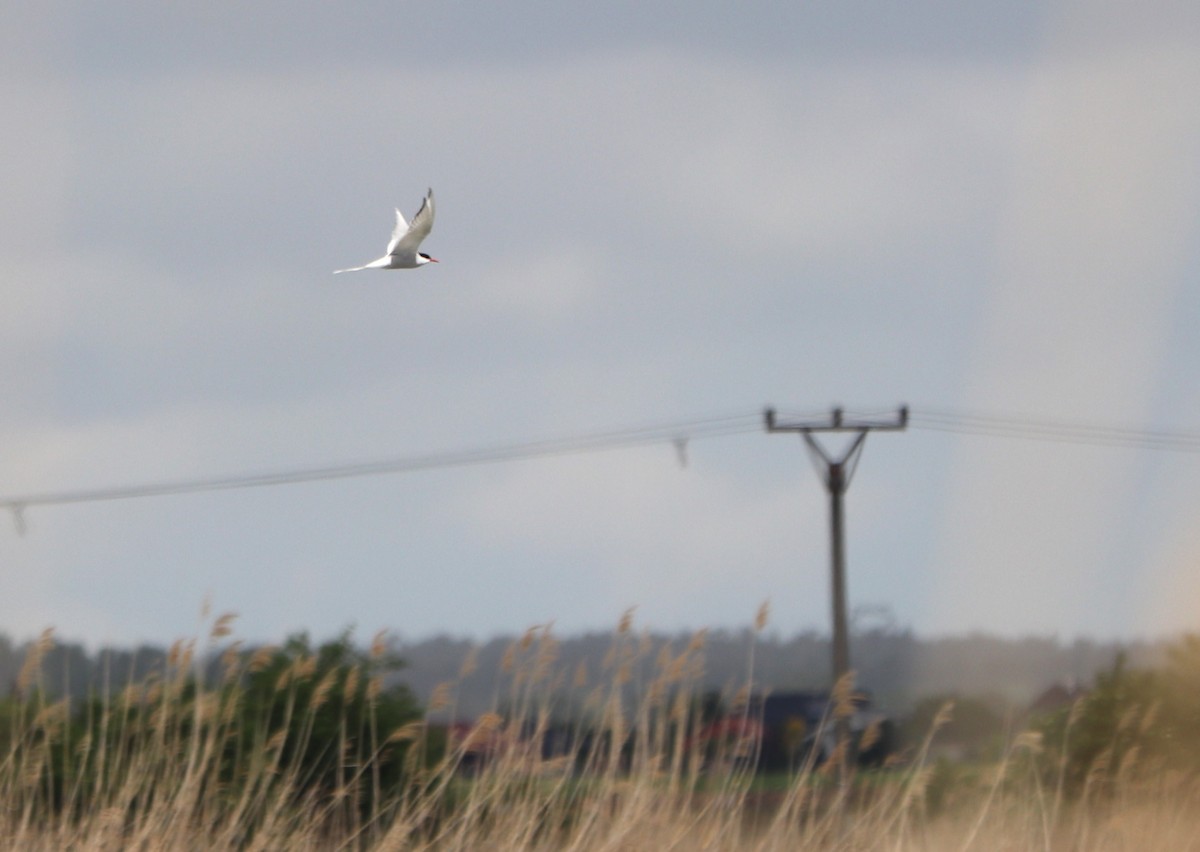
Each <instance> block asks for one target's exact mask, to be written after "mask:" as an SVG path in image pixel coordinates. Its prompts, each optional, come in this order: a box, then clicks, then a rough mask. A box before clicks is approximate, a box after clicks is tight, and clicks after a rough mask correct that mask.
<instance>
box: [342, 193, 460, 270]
mask: <svg viewBox="0 0 1200 852" xmlns="http://www.w3.org/2000/svg"><path fill="white" fill-rule="evenodd" d="M431 230H433V190H432V189H431V190H429V191H428V192H426V193H425V200H424V201H422V202H421V209H420V210H418V211H417V215H416V216H413V220H412V224H411V225H410V224H409V223H407V222H405V221H404V214H403V213H401V212H400V208H398V207H397V208H396V228H395V230H393V231H392V241H391V242H390V243H388V247H387V254H385V255H384V256H383V257H381V258H379V260H372V261H371V262H370V263H368V264H366V265H365V266H352V267H350V268H349V269H335V270H334V271H333V274H334V275H336V274H337V273H339V272H357V271H358V270H360V269H416V268H417V267H418V266H424V265H425V264H427V263H437V262H438V259H437V258H436V257H430V256H429V255H427V254H425V252H423V251H417V249H418V248H420V246H421V241H422V240H424V239H425V238H426V237H428V236H429V232H430V231H431Z"/></svg>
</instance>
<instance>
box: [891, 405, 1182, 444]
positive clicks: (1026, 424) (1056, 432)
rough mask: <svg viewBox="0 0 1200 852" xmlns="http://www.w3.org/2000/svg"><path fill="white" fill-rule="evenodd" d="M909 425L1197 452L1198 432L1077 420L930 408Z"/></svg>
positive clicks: (1059, 440) (1012, 436)
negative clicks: (1041, 418)
mask: <svg viewBox="0 0 1200 852" xmlns="http://www.w3.org/2000/svg"><path fill="white" fill-rule="evenodd" d="M909 425H910V427H911V428H913V429H929V430H934V431H939V432H957V433H960V434H968V435H985V436H989V437H997V438H1021V439H1025V440H1031V441H1051V442H1055V443H1067V444H1091V445H1095V446H1103V447H1128V448H1131V449H1142V450H1166V451H1169V452H1183V453H1195V452H1200V433H1196V432H1179V431H1168V430H1159V429H1137V428H1131V427H1120V426H1105V425H1099V424H1095V423H1082V422H1077V421H1076V422H1070V421H1056V420H1031V419H1025V418H1017V417H1006V416H996V415H986V414H968V413H960V412H951V411H937V410H930V409H922V410H916V411H913V413H912V417H911V419H910V421H909Z"/></svg>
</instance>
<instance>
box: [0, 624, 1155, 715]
mask: <svg viewBox="0 0 1200 852" xmlns="http://www.w3.org/2000/svg"><path fill="white" fill-rule="evenodd" d="M556 638H557V642H558V644H557V648H556V658H557V661H556V666H558V667H560V668H561V669H562V670H563V671H564V672H566V673H567V677H566V682H567V683H568V684H569V683H570V682H571V673H574V672H577V671H580V670H581V667H582V670H585V671H589V672H591V674H592V677H593V678H595V677H600V678H602V677H603V672H602V668H603V660H604V658H605V656H606V654H607V653H608V651H609V649H610V648H611V647H612V645H613V640H614V637H613V634H612V633H586V634H583V635H577V636H562V637H556ZM691 639H692V634H675V635H670V634H664V633H650V634H644V635H642V634H639V641H640V643H641V644H643V645H645V646H646V647H648V648H652V649H653V651H654V652H653V653H649V654H645V655H643V657H642V662H641V665H642V666H643V669H642V670H641V671H640V672H636V673H635V677H640V678H641V679H642V680H643V682H648V681H649V680H650V679H651V677H652V671H651V670H652V668H653V664H654V662H653V661H654V659H655V656H656V653H657V651H658V650H659V649H660V648H661V647H662V646H664V645H670V646H671V647H673V649H674V650H675V652H676V653H678V652H679V651H680V650H682V649H683V648H684V647H685V646H686V645H687V644H688V642H689V641H690V640H691ZM517 641H518V637H514V636H502V637H497V638H494V639H491V640H489V641H487V642H485V643H476V642H472V641H470V640H468V639H462V638H455V637H451V636H445V635H443V636H435V637H431V638H426V639H422V640H419V641H393V643H392V645H391V650H392V651H393V652H394V653H396V654H398V655H399V656H400V657H401V658H402V659H403V660H404V667H403V668H402V669H401V670H400V671H398V672H397V673H396V674H395V675H393V678H392V679H393V681H395V682H399V683H403V684H405V685H407V686H408V687H409V688H410V689H411V690H412V691H413V693H414V694H415V695H416V697H417V698H418V700H420V701H421V702H422V703H423V704H425V703H428V701H429V699H430V697H431V695H432V694H433V691H434V689H435V688H436V687H437V686H438V685H439V684H443V683H449V684H451V685H452V686H453V689H452V692H453V694H454V696H455V699H454V703H453V706H452V708H451V709H452V712H453V713H454V714H455V715H457V716H458V717H459V718H464V719H469V718H474V717H476V716H478V715H479V714H481V713H483V712H485V711H487V710H490V709H493V708H495V707H496V706H497V705H501V706H502V705H503V703H504V701H505V698H506V696H507V695H508V694H509V684H508V682H507V678H506V676H505V674H504V672H503V660H504V656H505V653H506V652H507V651H508V650H509V648H510V647H512V645H513V643H514V642H517ZM35 644H36V642H32V641H31V642H26V643H14V642H13V641H12V640H11V639H9V638H7V637H5V636H3V635H0V695H8V694H12V693H13V692H14V691H16V690H17V688H18V679H19V675H20V672H21V669H22V665H23V663H24V661H25V658H26V654H27V653H28V652H29V651H30V649H31V648H32V647H33V646H34V645H35ZM1167 644H1168V640H1162V641H1155V642H1144V641H1142V642H1132V643H1128V642H1126V643H1121V642H1115V641H1093V640H1088V639H1076V640H1074V641H1069V642H1064V641H1062V640H1060V639H1058V638H1056V637H1026V638H1019V639H1005V638H1000V637H996V636H990V635H986V634H982V633H976V634H969V635H966V636H953V637H943V638H922V637H918V636H916V635H914V634H913V633H912V632H911V631H907V630H898V629H880V630H871V631H866V632H861V633H857V634H855V635H854V636H853V638H852V643H851V654H852V661H853V665H854V668H855V670H856V671H857V673H858V684H859V686H860V687H862V688H864V689H866V690H868V691H870V692H871V694H872V695H873V696H874V698H875V701H876V703H877V705H879V706H880V707H882V708H883V709H885V710H887V711H888V712H891V713H894V714H902V713H906V712H907V711H908V710H909V709H910V708H911V707H912V705H913V704H914V703H915V702H916V701H918V700H920V699H921V698H922V697H925V696H929V695H946V694H959V695H970V696H987V697H989V698H992V699H995V700H997V701H1001V702H1004V703H1008V704H1011V705H1015V706H1020V705H1022V704H1025V703H1028V702H1029V701H1031V700H1032V699H1033V698H1034V697H1036V696H1037V695H1038V694H1040V693H1041V692H1042V691H1043V690H1045V689H1046V688H1048V687H1049V686H1051V685H1053V684H1055V683H1064V682H1071V681H1075V682H1078V683H1080V684H1084V685H1086V684H1090V683H1091V682H1092V679H1093V677H1094V676H1095V674H1096V673H1097V672H1098V671H1101V670H1104V669H1108V668H1109V667H1111V666H1112V665H1113V662H1114V660H1115V659H1116V657H1117V654H1118V653H1120V652H1122V651H1123V652H1124V653H1125V654H1126V657H1127V659H1128V661H1129V664H1130V665H1131V666H1135V667H1151V666H1156V665H1158V664H1159V663H1161V661H1162V658H1163V655H1164V653H1165V648H1166V646H1167ZM751 648H753V674H752V679H753V685H754V688H755V689H770V690H773V691H785V690H794V689H824V688H826V687H827V686H828V683H829V672H830V661H829V658H830V650H829V639H828V637H827V636H822V635H821V634H818V633H816V632H815V631H813V632H807V633H801V634H799V635H796V636H792V637H788V638H784V637H781V636H779V635H776V634H772V633H766V634H759V635H757V636H756V635H755V634H754V633H753V632H752V631H750V630H743V631H727V630H714V631H709V632H708V633H707V635H706V637H705V645H704V656H705V675H704V678H703V680H704V683H703V687H704V688H705V689H712V690H718V691H728V692H730V693H732V692H733V691H736V690H737V689H739V688H741V687H742V686H744V685H745V684H746V682H747V678H748V675H749V673H750V668H749V666H750V658H751ZM246 650H247V651H250V650H253V649H252V648H247V649H246ZM168 653H169V652H168V649H167V648H163V647H157V646H152V645H142V646H139V647H137V648H133V649H113V648H105V649H101V650H99V651H95V652H89V651H88V650H87V649H86V648H85V647H84V646H83V645H80V644H73V643H64V644H58V643H56V644H55V645H54V646H53V647H52V648H51V649H50V650H49V651H48V652H47V653H46V654H45V656H44V657H43V659H42V662H41V666H40V670H39V673H38V676H37V678H36V679H35V681H34V682H33V683H31V684H30V686H33V685H35V684H40V686H41V687H42V688H43V689H45V690H46V691H47V692H48V693H50V694H53V695H63V694H69V695H71V696H74V697H84V696H87V695H89V694H96V693H97V692H105V691H107V692H110V693H112V692H116V691H119V690H120V689H122V688H123V687H124V686H125V685H126V684H127V683H130V682H131V681H134V682H136V681H140V680H142V679H143V678H144V677H146V676H147V675H149V674H151V673H153V672H162V670H163V667H164V663H165V661H166V659H167V656H168ZM468 657H472V658H473V661H472V664H471V665H470V666H469V668H470V671H469V673H467V674H465V675H463V674H462V672H463V666H464V662H466V661H467V659H468ZM212 662H213V663H214V665H215V660H214V661H212ZM569 690H570V688H569V687H564V691H566V692H569ZM567 703H568V704H569V703H570V701H569V696H568V698H567ZM443 712H444V713H445V712H450V710H447V711H443Z"/></svg>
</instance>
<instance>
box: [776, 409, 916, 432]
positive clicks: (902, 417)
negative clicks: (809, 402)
mask: <svg viewBox="0 0 1200 852" xmlns="http://www.w3.org/2000/svg"><path fill="white" fill-rule="evenodd" d="M763 414H764V420H765V422H766V426H767V431H768V432H800V433H802V434H808V433H811V432H862V431H891V432H900V431H903V430H905V429H907V428H908V406H907V405H902V406H900V408H899V410H897V412H896V416H895V417H894V418H892V419H888V420H877V419H875V418H866V419H861V420H859V419H847V418H846V413H845V411H844V410H842V409H841V408H835V409H833V411H832V412H830V415H829V419H828V420H825V419H821V420H800V421H797V422H794V423H779V422H778V420H777V418H776V416H775V409H774V408H768V409H767V410H766V411H765V412H763Z"/></svg>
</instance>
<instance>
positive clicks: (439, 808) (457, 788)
mask: <svg viewBox="0 0 1200 852" xmlns="http://www.w3.org/2000/svg"><path fill="white" fill-rule="evenodd" d="M230 620H231V619H230V617H222V618H220V619H217V620H216V622H214V624H213V625H212V627H211V629H210V630H209V631H208V635H207V639H206V642H205V644H204V645H201V644H200V643H199V642H198V641H197V640H187V641H180V642H177V643H176V644H175V646H173V648H172V650H171V654H170V656H169V659H168V662H167V665H166V667H165V668H164V669H163V670H162V671H160V672H156V673H155V674H154V675H152V676H151V677H150V678H148V679H147V680H144V681H141V682H137V683H134V682H130V683H124V684H114V685H111V686H110V687H108V688H105V689H103V690H101V691H100V693H99V694H98V695H96V696H91V697H90V700H85V697H75V698H71V697H67V698H62V699H58V700H50V699H48V698H46V697H45V696H46V695H47V693H46V691H45V690H43V689H39V684H38V681H39V677H40V675H39V660H40V655H42V654H44V653H45V652H46V650H48V648H49V647H50V646H51V644H52V642H53V637H52V635H51V634H49V633H46V634H44V635H43V637H42V639H41V640H40V641H39V642H38V644H37V646H36V647H35V649H34V650H33V652H32V653H31V654H30V655H29V657H28V658H27V660H26V665H25V668H24V670H23V671H22V673H21V677H20V679H19V682H18V684H17V687H18V691H19V695H20V696H22V699H21V700H19V701H12V702H10V703H9V704H8V705H7V706H8V707H9V708H10V710H11V712H10V713H9V714H8V718H7V719H5V720H3V721H4V723H5V725H6V736H7V741H6V742H5V744H4V753H3V759H2V762H0V845H2V846H3V848H8V849H22V850H59V849H68V848H70V849H100V850H103V849H113V850H126V849H145V850H158V849H171V850H175V849H201V848H213V849H248V850H257V849H264V850H265V849H289V850H292V849H294V850H309V849H311V850H318V849H319V850H327V849H364V850H366V849H370V850H435V849H436V850H441V849H462V850H478V849H489V850H518V849H521V850H524V849H530V850H573V851H577V852H584V851H585V850H587V852H591V850H629V849H653V850H659V849H680V850H683V849H688V850H691V849H712V850H725V849H728V850H763V852H767V850H796V849H812V850H860V849H862V850H868V849H870V850H874V849H879V850H941V849H981V850H1006V849H1012V850H1028V849H1052V850H1059V849H1061V850H1143V849H1151V848H1154V849H1186V848H1189V847H1195V846H1197V845H1198V844H1200V809H1198V806H1200V786H1198V784H1197V782H1196V779H1195V778H1193V777H1190V776H1187V775H1184V774H1179V773H1175V774H1171V773H1165V772H1161V771H1156V770H1155V769H1154V768H1153V767H1138V765H1137V762H1136V757H1134V758H1131V757H1129V755H1128V754H1125V755H1124V756H1123V757H1122V759H1121V761H1120V764H1121V765H1119V766H1113V765H1111V761H1110V762H1109V763H1108V764H1105V763H1104V762H1103V761H1098V765H1096V766H1095V767H1093V770H1092V775H1091V776H1089V780H1088V784H1087V785H1086V786H1085V787H1084V789H1083V791H1082V793H1080V794H1078V795H1068V794H1066V793H1064V789H1063V784H1062V777H1063V772H1064V771H1065V769H1064V766H1065V765H1064V763H1063V762H1062V760H1061V759H1060V758H1058V757H1057V755H1058V754H1059V753H1060V749H1059V746H1061V744H1047V743H1044V742H1042V741H1041V739H1040V737H1039V736H1037V735H1036V734H1033V733H1032V732H1023V733H1019V734H1017V735H1015V736H1013V737H1012V738H1011V742H1010V743H1009V744H1008V745H1007V746H1006V747H1005V749H1004V750H1003V751H1002V753H1001V755H1000V757H999V758H998V759H997V760H996V761H994V762H992V763H989V764H987V765H982V766H978V765H977V766H973V767H954V766H950V765H947V764H944V763H938V762H936V761H934V760H932V758H931V754H932V751H931V746H932V744H933V742H934V738H935V737H936V733H937V728H938V727H939V726H940V725H941V724H943V723H944V722H945V721H946V720H947V719H948V718H949V714H950V713H951V712H952V709H951V708H950V707H947V708H945V710H944V712H943V713H941V714H939V718H938V719H937V720H936V721H935V723H934V729H933V730H931V731H930V732H929V735H928V736H927V737H926V739H925V740H924V741H923V742H922V743H920V744H918V745H916V746H915V747H913V748H912V749H910V750H909V752H908V753H907V754H905V755H904V757H903V760H901V761H899V762H897V763H896V765H894V766H890V767H888V768H885V769H882V770H878V771H874V772H864V773H858V774H855V775H844V774H843V773H842V772H841V771H840V767H841V766H842V765H843V763H842V760H841V756H840V755H834V756H833V757H832V758H830V759H828V760H826V761H825V762H824V763H820V764H817V763H815V762H812V761H810V762H809V763H808V764H807V765H806V766H804V767H803V768H802V770H801V771H799V772H797V773H795V774H793V775H791V776H788V777H786V778H776V779H766V780H764V779H762V778H761V777H759V776H756V774H755V772H754V765H755V757H756V754H757V748H758V743H757V742H756V741H755V739H754V738H753V737H752V736H750V735H749V734H748V733H747V732H748V731H750V730H752V728H751V727H750V726H733V727H732V728H730V729H729V731H730V732H731V733H730V732H727V735H726V736H723V737H719V738H716V739H715V740H706V739H705V738H704V737H702V736H700V734H701V719H700V717H699V706H700V705H699V702H698V701H697V696H698V695H699V693H700V691H701V687H702V684H703V682H704V634H703V633H698V634H696V635H695V636H694V637H692V638H691V640H690V641H688V642H679V643H675V644H670V643H668V644H662V645H657V646H656V644H655V643H654V642H653V641H652V640H650V639H649V638H648V636H646V635H644V634H642V635H639V634H638V633H636V632H635V630H634V628H633V624H632V617H631V614H626V616H625V617H624V618H623V619H622V621H621V623H620V625H619V627H618V628H617V630H616V631H615V633H614V636H613V643H612V647H611V649H610V651H609V653H608V655H607V656H606V658H605V659H603V660H600V661H596V662H595V663H594V665H593V670H591V671H589V670H588V669H586V668H583V667H581V668H579V669H576V670H575V671H570V672H568V671H563V670H562V668H561V667H560V666H559V665H558V664H557V663H558V661H557V643H556V641H555V638H554V636H553V633H552V631H551V629H550V628H549V627H539V628H535V629H532V630H530V631H528V632H527V633H526V634H525V635H524V636H523V637H522V638H521V639H519V640H518V641H516V642H514V643H513V645H512V646H511V647H510V649H509V651H508V653H507V654H506V655H505V659H504V662H503V665H502V670H501V671H500V672H497V673H495V675H496V678H497V683H498V684H500V686H498V689H497V700H496V709H495V710H494V712H491V713H487V714H484V715H483V716H482V717H480V718H478V719H476V720H473V721H472V722H471V724H470V725H468V726H464V727H451V728H449V732H448V733H446V728H445V727H444V726H443V725H440V724H435V723H434V722H433V720H434V719H445V718H453V715H454V691H455V687H454V684H452V683H450V684H445V685H443V686H442V687H440V688H439V689H438V690H437V691H436V692H435V695H434V698H433V700H432V701H431V702H430V707H429V708H427V709H428V714H429V715H428V716H427V717H426V718H425V719H420V720H417V721H414V722H411V723H409V724H406V725H403V726H401V727H398V728H396V729H394V730H382V729H380V726H379V725H378V724H377V720H376V719H375V718H374V716H370V717H369V718H368V720H367V722H366V723H364V724H360V725H358V726H353V725H349V724H346V725H342V726H341V727H340V728H339V733H338V735H337V736H336V738H335V740H334V741H330V742H327V743H321V744H320V745H321V746H322V747H324V748H326V749H327V750H328V751H329V753H331V754H336V755H337V756H338V758H337V759H338V769H339V771H338V772H337V773H336V778H338V779H339V780H338V782H337V783H336V784H333V785H330V784H328V783H322V784H317V783H314V779H313V778H312V777H311V776H310V775H308V774H306V769H305V767H304V765H303V764H301V763H298V762H295V761H291V760H289V759H288V758H287V755H289V754H291V755H294V754H302V753H305V752H306V751H308V746H309V745H311V744H312V740H313V737H314V736H316V734H315V733H314V732H315V730H316V729H317V726H316V725H315V724H314V720H315V719H316V714H317V713H318V712H319V711H320V710H321V708H322V707H323V706H327V702H329V701H331V700H333V699H332V698H331V696H333V695H335V694H336V692H337V690H336V689H335V687H336V686H338V685H339V684H334V683H333V682H332V681H331V680H330V675H329V674H328V673H326V674H324V675H322V674H321V673H320V672H319V671H318V670H317V668H316V666H315V664H314V663H313V661H312V660H311V659H298V660H297V661H296V662H295V664H294V665H292V666H291V667H289V668H288V670H287V671H286V672H285V673H284V674H283V675H281V676H280V677H279V679H278V681H277V682H276V687H277V698H278V699H279V700H280V702H282V705H283V706H284V707H286V712H287V719H286V722H287V724H285V725H282V726H276V727H275V728H274V729H273V728H271V727H269V726H267V725H257V726H253V729H254V731H255V732H257V733H255V734H254V736H248V731H247V730H246V729H245V726H246V714H245V712H244V711H245V709H246V708H245V703H244V702H245V700H246V692H245V690H244V689H243V688H242V686H241V685H242V683H243V682H244V680H245V678H246V677H247V676H248V675H249V674H251V673H253V672H254V671H255V670H256V667H260V668H261V666H263V665H264V664H265V661H266V660H267V659H268V658H269V652H267V653H264V652H263V651H260V652H258V653H243V652H242V651H241V650H240V647H239V646H238V645H237V644H236V643H233V644H226V643H227V636H228V633H229V629H230ZM765 622H766V612H765V610H763V611H761V612H760V613H759V616H758V618H757V619H756V621H755V628H756V631H757V630H761V629H762V627H763V626H764V625H765ZM376 645H377V646H379V645H380V642H378V641H377V642H376ZM376 650H377V652H379V653H381V652H382V651H381V650H379V649H376ZM216 654H219V655H220V658H221V666H220V669H219V675H218V676H216V677H204V676H201V670H202V668H203V669H204V670H205V671H208V668H207V667H202V666H201V665H200V660H201V658H203V659H208V658H209V657H210V656H213V655H216ZM473 665H474V662H473V661H472V660H470V659H468V660H467V661H464V668H463V672H462V674H463V676H466V675H467V674H470V672H471V670H472V667H473ZM339 677H344V678H345V680H346V681H349V680H351V679H353V680H354V681H355V683H354V684H353V685H354V686H357V685H358V684H359V683H360V682H362V683H366V682H367V681H369V680H370V679H371V678H373V677H375V675H373V674H372V673H371V672H370V671H361V672H358V671H355V672H352V673H350V674H348V675H344V676H342V675H339ZM314 679H319V682H316V683H315V684H314V683H313V680H314ZM302 684H307V685H308V686H309V687H313V686H315V688H308V689H303V690H302V689H300V688H299V687H300V685H302ZM350 685H351V684H348V683H345V682H343V683H341V684H340V686H343V687H346V686H350ZM755 687H756V685H755V684H754V682H753V644H752V643H751V644H750V645H749V646H748V648H747V675H746V680H745V682H743V683H740V684H730V685H729V689H728V690H727V693H726V703H727V705H728V707H729V708H730V709H731V712H732V713H733V714H738V713H741V714H743V716H744V717H746V718H748V714H750V713H751V712H752V711H751V709H750V707H751V704H750V702H749V700H748V699H749V696H750V693H751V692H752V691H753V690H754V689H755ZM379 688H380V687H379V685H378V683H375V684H374V686H372V689H373V690H374V691H373V692H372V691H370V690H369V691H368V693H367V694H368V696H369V697H370V696H372V695H374V696H378V694H379ZM850 689H851V685H850V683H849V682H845V683H843V684H840V685H839V690H838V695H840V696H842V700H839V701H835V702H834V707H833V710H832V715H833V716H834V717H835V718H831V719H829V720H827V723H828V724H830V725H832V724H834V723H835V721H836V716H837V714H839V713H848V712H850V708H849V704H850V702H849V700H848V699H846V696H848V695H849V693H850ZM354 691H355V690H354V689H346V690H345V692H347V693H353V692H354ZM568 694H571V695H578V694H583V695H585V698H584V699H582V700H572V701H571V702H569V703H565V702H564V698H563V697H564V696H565V695H568ZM301 696H306V697H305V698H303V699H302V698H301ZM1143 723H1144V724H1149V723H1146V722H1143ZM1067 730H1068V736H1069V733H1070V725H1068V728H1067ZM269 731H273V733H269V734H268V733H267V732H269ZM552 733H553V734H554V735H555V736H556V737H558V740H559V742H560V743H565V744H566V745H565V746H564V747H563V748H561V749H559V750H557V751H554V752H552V753H550V754H546V753H545V752H544V750H543V748H542V743H543V742H544V741H545V739H546V738H547V736H549V735H550V734H552ZM397 750H402V751H403V754H404V759H405V764H406V772H405V774H404V779H403V781H402V782H400V783H399V784H396V785H393V786H390V787H385V786H384V785H383V782H381V780H380V778H381V776H380V773H379V772H378V771H377V770H378V767H379V765H380V762H381V760H382V759H383V758H384V757H385V756H388V755H392V754H395V753H396V751H397ZM364 803H365V805H364Z"/></svg>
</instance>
